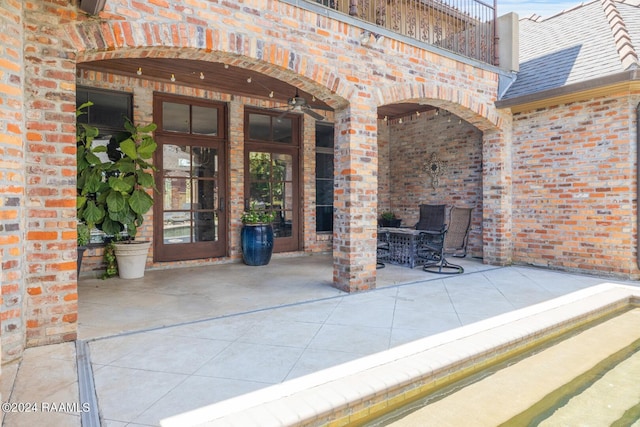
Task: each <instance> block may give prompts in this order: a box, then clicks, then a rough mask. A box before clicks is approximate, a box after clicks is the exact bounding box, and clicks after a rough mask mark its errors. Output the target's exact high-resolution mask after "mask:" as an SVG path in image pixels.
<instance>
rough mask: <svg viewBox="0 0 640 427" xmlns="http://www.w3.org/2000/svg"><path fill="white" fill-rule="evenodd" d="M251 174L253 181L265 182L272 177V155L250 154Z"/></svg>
mask: <svg viewBox="0 0 640 427" xmlns="http://www.w3.org/2000/svg"><path fill="white" fill-rule="evenodd" d="M249 173H250V174H251V181H264V180H267V179H269V177H270V176H271V155H270V154H269V153H258V152H251V153H249Z"/></svg>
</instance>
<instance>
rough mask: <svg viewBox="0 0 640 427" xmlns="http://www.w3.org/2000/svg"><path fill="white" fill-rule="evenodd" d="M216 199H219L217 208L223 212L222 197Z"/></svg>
mask: <svg viewBox="0 0 640 427" xmlns="http://www.w3.org/2000/svg"><path fill="white" fill-rule="evenodd" d="M218 201H219V206H218V210H219V211H220V212H224V197H220V198H219V199H218Z"/></svg>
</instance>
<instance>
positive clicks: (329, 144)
mask: <svg viewBox="0 0 640 427" xmlns="http://www.w3.org/2000/svg"><path fill="white" fill-rule="evenodd" d="M316 147H325V148H333V126H332V125H322V124H317V125H316Z"/></svg>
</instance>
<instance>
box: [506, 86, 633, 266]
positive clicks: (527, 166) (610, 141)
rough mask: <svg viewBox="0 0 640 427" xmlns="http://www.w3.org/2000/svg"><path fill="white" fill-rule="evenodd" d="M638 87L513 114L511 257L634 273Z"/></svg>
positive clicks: (542, 263)
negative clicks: (630, 92) (633, 92)
mask: <svg viewBox="0 0 640 427" xmlns="http://www.w3.org/2000/svg"><path fill="white" fill-rule="evenodd" d="M638 102H640V94H636V95H634V96H631V97H630V96H629V95H628V94H620V95H619V96H612V97H608V98H599V99H595V100H590V101H585V102H575V103H572V104H566V105H558V106H555V107H551V108H544V109H539V110H536V111H532V112H527V113H520V114H516V115H514V133H513V153H514V164H513V234H514V239H513V245H514V251H513V254H514V261H516V262H521V263H528V264H533V265H540V266H547V267H552V268H560V269H563V270H570V271H578V270H582V271H584V270H587V271H592V272H597V273H610V274H616V275H625V276H629V277H638V268H637V266H636V262H635V257H636V246H635V245H636V235H637V228H636V221H635V215H636V202H637V201H636V187H635V184H634V183H635V182H636V170H635V168H636V149H637V147H636V138H637V135H636V131H635V129H636V127H635V126H636V117H635V115H636V114H635V108H636V106H637V105H638Z"/></svg>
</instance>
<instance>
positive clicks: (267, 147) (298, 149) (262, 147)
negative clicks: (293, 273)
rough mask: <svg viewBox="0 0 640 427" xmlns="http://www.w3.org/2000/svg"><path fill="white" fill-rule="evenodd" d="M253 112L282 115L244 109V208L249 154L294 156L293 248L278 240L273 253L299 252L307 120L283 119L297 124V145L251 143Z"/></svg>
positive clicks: (247, 191)
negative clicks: (279, 242)
mask: <svg viewBox="0 0 640 427" xmlns="http://www.w3.org/2000/svg"><path fill="white" fill-rule="evenodd" d="M251 113H257V114H266V115H270V116H272V117H273V116H275V117H277V116H280V115H282V112H281V111H274V110H265V109H260V108H250V107H246V108H245V110H244V129H245V132H244V135H245V140H244V152H243V157H244V158H243V164H244V179H243V181H244V194H245V208H246V207H247V206H246V202H247V200H248V198H249V196H248V195H249V180H248V173H249V152H251V151H263V152H270V153H277V154H291V155H292V159H293V161H294V163H295V164H294V165H293V169H294V171H293V172H294V173H295V174H296V176H295V177H294V180H292V182H293V183H294V186H295V190H296V191H295V192H294V194H293V198H294V200H295V201H294V203H295V204H296V205H295V207H294V209H293V220H294V224H297V226H296V231H295V234H294V236H295V237H294V236H292V238H291V245H290V246H285V247H284V248H282V247H281V246H283V245H281V244H278V240H279V239H278V238H276V239H275V240H274V252H296V251H300V250H302V247H303V240H304V238H303V237H304V236H303V233H304V227H303V221H304V213H303V209H304V203H303V195H304V184H303V172H304V165H303V155H302V152H303V145H304V141H303V137H304V135H303V129H304V123H303V120H304V118H303V117H302V116H301V115H299V114H286V115H284V117H287V118H290V119H292V120H293V123H295V125H294V129H293V131H294V133H293V135H292V136H293V137H294V138H295V141H296V143H295V144H284V143H279V142H267V141H251V140H248V139H247V130H248V129H249V127H248V116H249V114H251Z"/></svg>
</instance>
